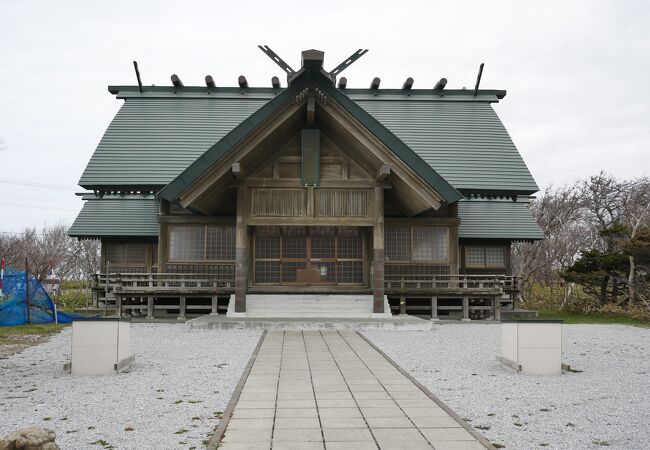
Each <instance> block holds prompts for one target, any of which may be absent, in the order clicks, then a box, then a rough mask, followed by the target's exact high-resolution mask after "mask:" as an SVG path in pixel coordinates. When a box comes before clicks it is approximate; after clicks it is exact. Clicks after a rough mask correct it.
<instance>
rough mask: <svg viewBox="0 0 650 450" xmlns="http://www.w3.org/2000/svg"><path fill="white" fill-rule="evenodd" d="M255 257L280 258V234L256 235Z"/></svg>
mask: <svg viewBox="0 0 650 450" xmlns="http://www.w3.org/2000/svg"><path fill="white" fill-rule="evenodd" d="M255 258H256V259H280V236H267V235H266V236H265V235H262V236H257V238H256V239H255Z"/></svg>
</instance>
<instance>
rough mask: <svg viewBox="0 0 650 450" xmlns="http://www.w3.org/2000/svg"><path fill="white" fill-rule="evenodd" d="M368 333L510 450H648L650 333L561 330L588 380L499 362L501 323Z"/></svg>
mask: <svg viewBox="0 0 650 450" xmlns="http://www.w3.org/2000/svg"><path fill="white" fill-rule="evenodd" d="M364 334H365V335H366V336H367V337H368V338H369V339H371V340H372V341H373V342H374V343H375V344H376V345H377V346H378V347H380V348H381V349H382V350H384V351H385V352H386V354H388V355H389V356H390V357H391V358H393V360H394V361H395V362H397V363H398V364H400V365H401V366H402V367H403V368H404V369H406V370H407V371H408V372H410V373H411V374H412V375H413V376H414V377H415V378H416V379H417V380H418V381H420V382H421V383H422V384H424V385H425V386H427V387H428V388H429V389H430V390H431V391H432V392H433V393H434V394H436V395H437V396H438V397H439V398H440V399H441V400H442V401H444V402H445V403H447V404H448V405H449V406H450V407H451V408H452V409H453V410H454V411H456V413H458V414H459V415H460V416H461V417H464V418H466V420H468V419H469V421H470V423H471V425H472V426H474V427H476V428H477V429H479V430H480V431H481V432H482V433H483V434H484V435H485V436H486V437H487V438H488V439H489V440H490V441H492V442H496V443H499V444H501V445H503V446H505V448H508V449H534V448H548V449H599V448H605V447H607V448H616V449H626V450H637V449H639V450H640V449H648V448H650V329H647V328H637V327H631V326H624V325H564V327H563V347H564V348H563V353H564V355H563V361H564V362H566V363H568V364H570V365H571V368H572V369H577V370H581V371H583V372H579V373H566V374H563V375H558V376H546V377H543V376H525V375H517V374H516V373H514V372H512V371H510V370H509V369H505V368H503V367H502V366H501V364H500V363H499V362H498V361H496V359H495V356H496V355H497V354H499V353H500V352H501V329H500V327H499V326H498V325H486V324H444V325H441V326H438V327H436V328H435V329H434V330H433V331H429V332H422V331H420V332H417V331H371V332H364ZM488 427H489V428H488Z"/></svg>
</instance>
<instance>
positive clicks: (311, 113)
mask: <svg viewBox="0 0 650 450" xmlns="http://www.w3.org/2000/svg"><path fill="white" fill-rule="evenodd" d="M315 120H316V97H314V96H313V95H310V96H309V97H307V125H309V126H312V125H314V121H315Z"/></svg>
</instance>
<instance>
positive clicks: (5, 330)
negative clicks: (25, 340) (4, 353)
mask: <svg viewBox="0 0 650 450" xmlns="http://www.w3.org/2000/svg"><path fill="white" fill-rule="evenodd" d="M68 326H70V324H68V323H44V324H38V325H14V326H8V327H0V344H1V343H2V341H3V340H5V339H10V338H14V337H18V336H50V335H52V334H56V333H58V332H60V331H61V330H62V329H64V328H65V327H68Z"/></svg>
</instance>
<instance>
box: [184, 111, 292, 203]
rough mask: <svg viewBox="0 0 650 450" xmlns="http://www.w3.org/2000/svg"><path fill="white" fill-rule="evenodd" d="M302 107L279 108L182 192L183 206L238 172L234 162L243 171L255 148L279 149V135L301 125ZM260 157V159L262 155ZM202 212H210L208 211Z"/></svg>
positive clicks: (196, 199)
mask: <svg viewBox="0 0 650 450" xmlns="http://www.w3.org/2000/svg"><path fill="white" fill-rule="evenodd" d="M303 105H304V103H303ZM300 109H301V105H300V104H296V103H290V104H288V105H287V107H285V108H284V109H283V110H282V111H279V112H278V114H276V115H275V117H274V118H272V119H270V120H268V121H267V122H266V123H265V124H263V125H261V126H259V127H258V129H257V130H256V132H254V133H252V134H251V135H250V136H248V137H247V138H246V139H245V141H244V142H242V143H241V144H239V145H238V146H237V147H236V148H233V149H232V150H231V151H230V152H229V153H228V154H226V155H224V156H223V157H222V158H221V159H220V160H219V161H217V162H216V163H214V164H213V165H212V166H211V167H209V168H207V170H206V171H205V172H204V173H203V174H202V175H201V177H200V178H199V179H198V180H197V181H195V182H194V183H193V184H192V186H190V187H189V188H188V189H186V190H185V192H183V193H182V194H181V196H180V199H179V200H180V202H179V203H180V204H181V206H182V207H183V208H187V207H188V206H190V205H191V204H192V203H194V202H197V201H198V200H199V198H200V197H204V196H205V194H207V193H208V191H210V190H211V188H212V187H216V186H218V184H219V180H223V179H224V176H225V175H227V174H228V173H232V174H233V175H235V173H234V172H233V165H234V164H235V163H239V164H240V170H242V167H243V164H244V163H246V161H244V160H245V159H246V158H247V157H248V154H249V153H250V152H251V151H252V150H253V149H258V150H260V151H263V150H268V149H269V148H275V147H274V146H276V145H277V144H278V142H276V141H277V138H274V137H275V136H277V135H279V136H280V137H281V139H282V136H283V135H284V133H285V131H286V130H287V128H293V127H297V126H300V125H299V121H300V119H299V115H300ZM303 111H304V110H303ZM303 114H304V113H303ZM302 117H304V116H302ZM302 120H303V122H302V123H304V119H302ZM269 143H270V144H269ZM249 159H250V158H249ZM257 159H258V160H259V158H257ZM249 162H251V161H249ZM199 203H201V204H202V205H201V206H202V208H201V209H202V210H203V209H205V207H204V206H203V202H202V201H201V202H199ZM202 212H203V213H206V211H202Z"/></svg>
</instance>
